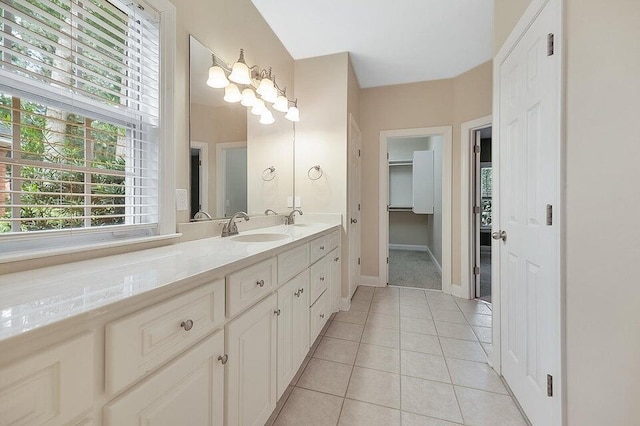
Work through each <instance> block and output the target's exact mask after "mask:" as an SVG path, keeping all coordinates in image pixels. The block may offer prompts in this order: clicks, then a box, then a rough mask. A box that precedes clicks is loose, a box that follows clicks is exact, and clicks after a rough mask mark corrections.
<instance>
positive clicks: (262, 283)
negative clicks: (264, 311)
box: [256, 280, 264, 287]
mask: <svg viewBox="0 0 640 426" xmlns="http://www.w3.org/2000/svg"><path fill="white" fill-rule="evenodd" d="M256 285H259V286H260V287H264V280H260V281H256Z"/></svg>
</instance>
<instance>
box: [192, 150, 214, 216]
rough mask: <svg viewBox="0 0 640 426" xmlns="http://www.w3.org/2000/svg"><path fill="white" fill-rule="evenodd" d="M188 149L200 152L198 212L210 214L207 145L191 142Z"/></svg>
mask: <svg viewBox="0 0 640 426" xmlns="http://www.w3.org/2000/svg"><path fill="white" fill-rule="evenodd" d="M190 148H191V149H197V150H198V151H200V155H199V157H200V171H199V175H200V177H199V179H200V210H202V211H204V212H207V213H211V212H210V211H209V143H208V142H199V141H191V145H190ZM193 214H195V212H194V213H193Z"/></svg>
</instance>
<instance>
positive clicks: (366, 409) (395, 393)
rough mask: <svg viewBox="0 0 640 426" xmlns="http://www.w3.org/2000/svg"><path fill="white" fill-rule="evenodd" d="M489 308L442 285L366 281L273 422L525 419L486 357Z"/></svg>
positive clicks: (436, 424)
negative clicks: (423, 287) (442, 288)
mask: <svg viewBox="0 0 640 426" xmlns="http://www.w3.org/2000/svg"><path fill="white" fill-rule="evenodd" d="M490 314H491V310H490V307H489V306H488V305H486V304H484V303H482V302H476V301H471V300H463V299H457V298H454V297H451V296H449V295H445V294H442V293H441V292H438V291H430V290H420V289H407V288H398V287H387V288H376V289H374V288H373V287H363V286H361V287H359V288H358V290H357V292H356V294H355V295H354V297H353V300H352V304H351V310H350V311H348V312H338V313H337V314H335V315H334V316H332V319H331V321H329V323H328V324H327V326H326V327H325V328H324V330H323V331H322V333H321V335H320V336H319V337H318V339H317V340H316V342H315V343H314V345H313V347H312V348H311V349H310V351H309V355H308V357H307V358H306V359H305V361H304V363H303V365H302V366H301V367H300V370H299V371H298V374H297V375H296V377H294V379H293V381H292V382H291V385H290V386H289V387H288V389H287V390H286V392H285V393H284V395H283V396H282V398H281V399H280V401H278V404H277V407H276V410H275V411H274V413H273V414H272V416H271V418H270V419H269V421H268V422H267V425H276V426H284V425H296V426H301V425H304V426H314V425H318V426H321V425H350V426H351V425H353V426H358V425H366V426H376V425H384V426H393V425H404V426H408V425H428V426H444V425H455V424H465V425H490V426H499V425H526V424H527V422H526V421H525V419H524V418H523V416H522V415H521V413H520V411H519V410H518V408H517V406H516V404H515V402H514V400H513V398H512V396H510V394H509V391H508V390H507V388H506V387H505V385H504V384H503V382H502V380H501V379H500V377H499V376H498V375H497V374H496V373H495V372H494V371H493V369H491V367H489V365H488V364H487V362H486V353H485V352H486V351H488V350H491V343H490V341H491V328H490V327H491V315H490Z"/></svg>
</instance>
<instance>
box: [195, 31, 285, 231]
mask: <svg viewBox="0 0 640 426" xmlns="http://www.w3.org/2000/svg"><path fill="white" fill-rule="evenodd" d="M189 48H190V54H189V69H190V73H189V81H190V146H189V150H190V157H189V158H190V185H191V186H190V200H191V206H190V210H191V213H190V218H191V219H192V220H193V218H194V215H195V214H196V213H197V212H198V211H204V212H207V213H208V214H209V215H211V216H212V217H213V218H223V217H229V216H231V215H233V214H234V213H235V212H238V211H246V212H248V213H249V214H252V215H258V214H264V212H265V210H266V209H272V210H274V211H276V212H278V213H283V212H285V210H286V209H287V207H286V206H287V201H288V198H290V197H292V196H293V137H294V136H293V135H294V132H293V125H292V123H291V122H289V121H287V120H285V119H284V117H283V116H281V115H280V116H277V117H276V121H275V123H272V124H269V125H265V124H260V123H259V118H260V117H259V116H255V115H252V114H251V113H250V111H249V110H248V108H247V107H245V106H243V105H241V104H240V102H237V103H229V102H226V101H225V100H224V99H223V98H224V94H225V90H224V89H214V88H211V87H209V86H207V84H206V82H207V78H208V74H209V68H210V67H211V66H212V51H211V50H210V49H209V48H208V47H206V46H205V45H204V44H203V43H201V42H200V41H198V40H197V39H196V38H195V37H193V36H190V40H189ZM216 58H217V59H216V60H217V61H224V62H225V63H227V64H229V62H228V61H233V60H235V59H237V58H220V57H218V56H217V55H216ZM242 89H243V87H240V90H242ZM274 115H276V114H275V112H274Z"/></svg>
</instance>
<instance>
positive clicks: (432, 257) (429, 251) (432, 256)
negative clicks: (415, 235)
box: [427, 247, 444, 288]
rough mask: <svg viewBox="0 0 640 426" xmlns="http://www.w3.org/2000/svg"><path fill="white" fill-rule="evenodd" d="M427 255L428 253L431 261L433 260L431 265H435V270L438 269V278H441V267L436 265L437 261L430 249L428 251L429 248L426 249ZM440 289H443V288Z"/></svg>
mask: <svg viewBox="0 0 640 426" xmlns="http://www.w3.org/2000/svg"><path fill="white" fill-rule="evenodd" d="M427 253H429V257H431V260H433V263H434V264H435V265H436V268H438V271H439V272H440V276H441V277H442V266H440V264H439V263H438V260H437V259H436V257H435V256H434V255H433V253H432V252H431V249H429V247H427ZM443 284H444V283H443ZM442 288H444V286H443V287H442Z"/></svg>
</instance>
